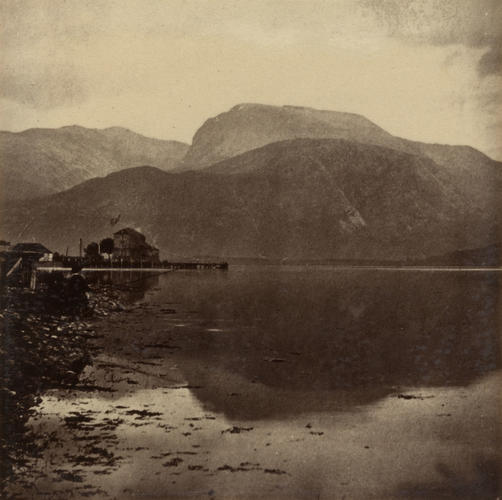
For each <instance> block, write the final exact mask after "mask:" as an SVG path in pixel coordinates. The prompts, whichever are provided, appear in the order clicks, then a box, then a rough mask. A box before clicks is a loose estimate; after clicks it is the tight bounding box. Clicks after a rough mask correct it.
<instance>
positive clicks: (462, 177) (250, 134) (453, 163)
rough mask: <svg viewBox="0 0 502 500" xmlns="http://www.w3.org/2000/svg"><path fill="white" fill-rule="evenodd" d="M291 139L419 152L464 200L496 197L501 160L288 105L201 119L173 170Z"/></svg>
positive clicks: (486, 201)
mask: <svg viewBox="0 0 502 500" xmlns="http://www.w3.org/2000/svg"><path fill="white" fill-rule="evenodd" d="M296 138H335V139H347V140H351V141H357V142H361V143H364V144H373V145H378V146H384V147H387V148H391V149H395V150H397V151H401V152H403V153H410V154H415V155H420V156H425V157H427V158H430V159H431V160H433V161H434V162H436V163H437V164H438V165H439V166H441V167H443V168H442V169H440V170H438V171H437V175H439V178H440V180H441V182H443V183H445V182H447V183H450V184H451V186H452V188H454V189H456V190H457V192H458V194H459V195H460V196H462V197H463V198H464V199H465V200H466V202H468V203H474V204H475V205H476V206H477V207H479V208H481V209H483V210H487V211H492V210H493V207H494V206H495V205H497V204H498V203H499V200H500V199H501V198H502V178H501V172H502V163H501V162H497V161H494V160H492V159H490V158H489V157H487V156H486V155H484V154H483V153H481V152H480V151H477V150H476V149H474V148H471V147H468V146H448V145H442V144H425V143H421V142H416V141H410V140H407V139H402V138H399V137H394V136H392V135H391V134H389V133H388V132H386V131H385V130H383V129H382V128H380V127H379V126H377V125H375V124H374V123H372V122H371V121H370V120H368V119H366V118H365V117H363V116H361V115H357V114H353V113H340V112H336V111H321V110H316V109H311V108H302V107H294V106H281V107H280V106H267V105H262V104H240V105H238V106H235V107H233V108H232V109H230V110H229V111H227V112H225V113H221V114H219V115H218V116H216V117H214V118H210V119H209V120H207V121H206V122H205V123H204V124H203V125H202V126H201V127H200V128H199V130H198V131H197V132H196V134H195V135H194V138H193V142H192V145H191V146H190V148H189V150H188V152H187V155H186V157H185V159H184V161H183V163H182V164H181V166H180V167H179V169H178V170H188V169H192V170H199V169H202V168H206V167H208V166H210V165H212V164H214V163H217V162H219V161H222V160H224V159H227V158H230V157H232V156H236V155H238V154H241V153H244V152H246V151H250V150H253V149H256V148H259V147H261V146H264V145H266V144H270V143H273V142H277V141H282V140H288V139H296Z"/></svg>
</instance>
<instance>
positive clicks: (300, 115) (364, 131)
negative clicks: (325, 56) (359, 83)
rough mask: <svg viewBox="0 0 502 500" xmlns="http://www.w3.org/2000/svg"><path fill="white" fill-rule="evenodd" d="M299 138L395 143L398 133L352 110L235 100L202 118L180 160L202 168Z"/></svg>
mask: <svg viewBox="0 0 502 500" xmlns="http://www.w3.org/2000/svg"><path fill="white" fill-rule="evenodd" d="M298 138H317V139H322V138H337V139H348V140H355V141H358V142H363V143H367V144H377V145H380V146H387V147H394V146H395V145H396V144H397V143H398V142H399V139H396V138H395V137H393V136H392V135H391V134H389V133H388V132H386V131H385V130H383V129H382V128H380V127H378V126H377V125H375V124H374V123H372V122H371V121H369V120H368V119H366V118H364V117H363V116H361V115H357V114H354V113H341V112H338V111H321V110H317V109H311V108H302V107H297V106H280V107H279V106H269V105H265V104H239V105H237V106H234V107H233V108H232V109H230V111H227V112H225V113H221V114H219V115H218V116H216V117H214V118H210V119H209V120H207V121H206V122H205V123H204V124H203V125H202V126H201V127H200V128H199V129H198V130H197V132H196V133H195V135H194V137H193V141H192V145H191V146H190V148H189V150H188V152H187V155H186V157H185V159H184V162H183V168H185V169H189V168H190V169H194V170H197V169H201V168H204V167H207V166H208V165H211V164H213V163H216V162H218V161H220V160H224V159H225V158H230V157H232V156H236V155H238V154H240V153H244V152H245V151H249V150H251V149H256V148H259V147H261V146H264V145H265V144H270V143H272V142H278V141H283V140H287V139H298Z"/></svg>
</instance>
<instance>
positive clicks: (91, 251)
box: [84, 241, 99, 258]
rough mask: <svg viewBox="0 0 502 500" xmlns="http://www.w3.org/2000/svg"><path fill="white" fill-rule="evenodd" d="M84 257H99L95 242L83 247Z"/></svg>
mask: <svg viewBox="0 0 502 500" xmlns="http://www.w3.org/2000/svg"><path fill="white" fill-rule="evenodd" d="M84 252H85V255H86V256H87V257H89V258H92V257H97V256H98V255H99V247H98V244H97V243H96V242H95V241H92V242H91V243H89V244H88V245H87V246H86V247H85V250H84Z"/></svg>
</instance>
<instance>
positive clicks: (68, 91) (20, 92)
mask: <svg viewBox="0 0 502 500" xmlns="http://www.w3.org/2000/svg"><path fill="white" fill-rule="evenodd" d="M0 97H2V98H5V99H10V100H13V101H17V102H19V103H21V104H24V105H28V106H31V107H34V108H40V109H52V108H57V107H62V106H68V105H74V104H79V103H82V102H84V101H85V100H86V99H87V98H88V92H87V88H86V86H85V82H84V79H83V78H81V77H80V75H79V74H78V72H77V71H76V70H75V68H74V67H72V66H71V65H68V64H64V65H58V64H56V65H51V64H48V65H44V66H43V67H39V68H35V67H34V66H31V67H23V68H20V69H19V68H17V69H13V70H11V71H9V70H8V69H6V68H5V67H4V71H2V73H1V74H0Z"/></svg>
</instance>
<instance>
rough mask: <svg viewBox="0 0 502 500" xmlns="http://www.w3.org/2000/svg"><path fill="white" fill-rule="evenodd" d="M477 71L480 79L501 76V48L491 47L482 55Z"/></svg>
mask: <svg viewBox="0 0 502 500" xmlns="http://www.w3.org/2000/svg"><path fill="white" fill-rule="evenodd" d="M501 29H502V28H501ZM478 71H479V74H480V76H482V77H485V76H488V75H493V74H502V48H501V47H500V46H499V47H496V48H494V47H492V48H491V49H490V50H488V52H485V53H484V54H483V56H482V57H481V59H480V60H479V63H478Z"/></svg>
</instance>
